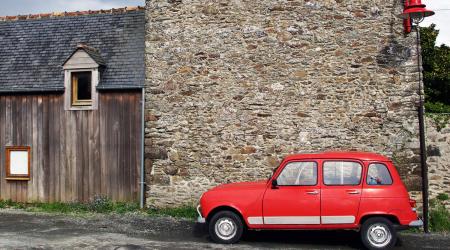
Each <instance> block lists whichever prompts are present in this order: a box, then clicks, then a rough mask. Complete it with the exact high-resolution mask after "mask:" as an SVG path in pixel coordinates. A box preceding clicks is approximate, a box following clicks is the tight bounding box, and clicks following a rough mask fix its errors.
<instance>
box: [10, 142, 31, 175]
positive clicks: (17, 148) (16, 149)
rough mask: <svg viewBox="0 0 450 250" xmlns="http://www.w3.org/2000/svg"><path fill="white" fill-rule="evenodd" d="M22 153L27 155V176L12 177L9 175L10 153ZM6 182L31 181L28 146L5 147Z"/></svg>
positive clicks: (29, 150) (29, 148)
mask: <svg viewBox="0 0 450 250" xmlns="http://www.w3.org/2000/svg"><path fill="white" fill-rule="evenodd" d="M14 151H24V152H27V153H28V174H26V175H13V174H11V152H14ZM5 152H6V157H5V158H6V159H5V160H6V165H5V170H6V176H5V179H6V180H10V181H28V180H30V179H31V147H30V146H6V147H5Z"/></svg>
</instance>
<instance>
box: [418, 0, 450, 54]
mask: <svg viewBox="0 0 450 250" xmlns="http://www.w3.org/2000/svg"><path fill="white" fill-rule="evenodd" d="M422 3H423V4H426V5H427V9H429V10H432V11H434V12H435V14H434V16H431V17H427V18H425V20H424V21H423V22H422V23H421V25H420V26H422V27H424V26H429V25H430V24H432V23H434V24H436V29H438V30H439V36H438V37H437V40H436V45H441V44H443V43H445V44H446V45H449V46H450V0H422Z"/></svg>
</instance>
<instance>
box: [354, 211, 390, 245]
mask: <svg viewBox="0 0 450 250" xmlns="http://www.w3.org/2000/svg"><path fill="white" fill-rule="evenodd" d="M361 240H362V242H363V244H364V246H365V247H367V248H368V249H391V248H393V247H394V245H395V242H396V241H397V234H396V232H395V228H394V227H393V226H392V222H391V221H390V220H388V219H386V218H382V217H374V218H370V219H368V220H366V221H365V222H364V223H363V225H362V227H361Z"/></svg>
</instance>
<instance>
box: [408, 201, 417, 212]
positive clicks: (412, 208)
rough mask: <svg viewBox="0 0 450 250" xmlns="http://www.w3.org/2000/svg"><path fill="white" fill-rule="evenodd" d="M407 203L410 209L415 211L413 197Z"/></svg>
mask: <svg viewBox="0 0 450 250" xmlns="http://www.w3.org/2000/svg"><path fill="white" fill-rule="evenodd" d="M409 205H410V206H411V210H412V211H416V201H415V200H413V199H409Z"/></svg>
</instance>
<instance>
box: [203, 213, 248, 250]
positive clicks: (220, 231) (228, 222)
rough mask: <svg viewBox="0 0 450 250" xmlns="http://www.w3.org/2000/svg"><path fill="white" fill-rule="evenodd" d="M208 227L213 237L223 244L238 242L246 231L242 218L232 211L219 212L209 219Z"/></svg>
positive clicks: (215, 240)
mask: <svg viewBox="0 0 450 250" xmlns="http://www.w3.org/2000/svg"><path fill="white" fill-rule="evenodd" d="M208 227H209V228H208V229H209V235H210V236H211V239H212V240H213V241H214V242H217V243H222V244H232V243H236V242H237V241H238V240H239V239H240V238H241V236H242V232H243V231H244V225H243V223H242V220H241V218H240V217H239V216H238V215H237V214H236V213H234V212H231V211H220V212H217V213H216V214H215V215H214V216H213V217H212V218H211V220H210V221H209V226H208Z"/></svg>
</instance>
